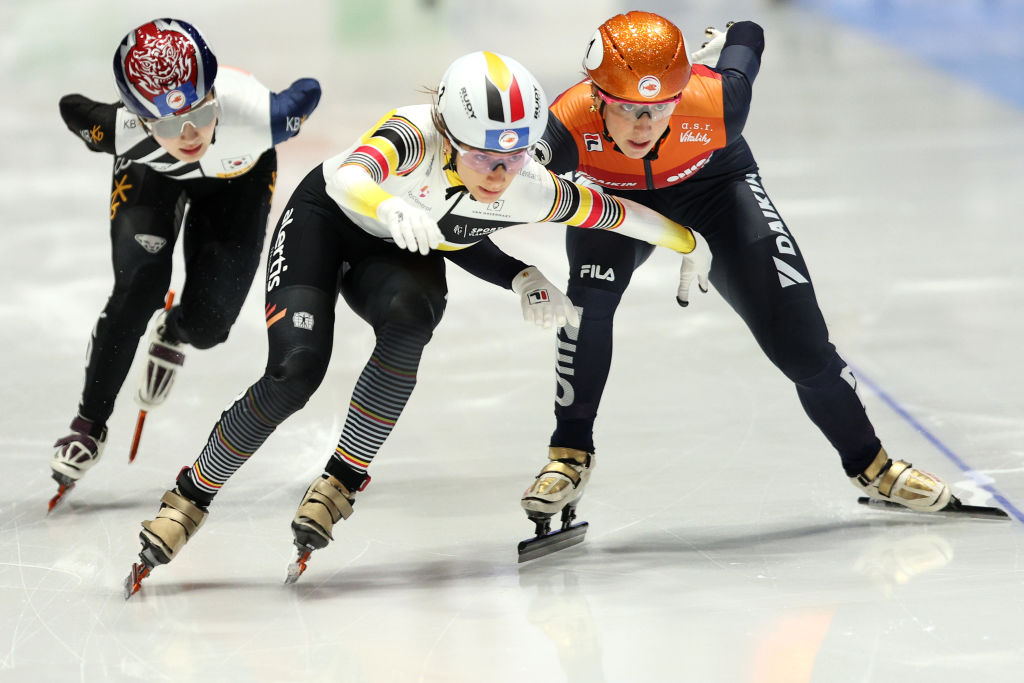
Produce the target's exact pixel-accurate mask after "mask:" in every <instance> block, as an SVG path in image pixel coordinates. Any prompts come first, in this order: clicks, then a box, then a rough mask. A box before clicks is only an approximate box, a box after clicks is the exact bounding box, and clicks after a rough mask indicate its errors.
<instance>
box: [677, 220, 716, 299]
mask: <svg viewBox="0 0 1024 683" xmlns="http://www.w3.org/2000/svg"><path fill="white" fill-rule="evenodd" d="M690 232H692V233H693V241H694V242H696V246H694V248H693V251H691V252H690V253H689V254H683V264H682V265H681V266H680V267H679V290H678V291H677V292H676V301H677V302H678V303H679V305H680V306H689V305H690V285H692V284H693V280H694V278H696V279H697V286H698V287H700V291H702V292H704V293H705V294H707V291H708V272H709V271H710V270H711V247H709V246H708V241H707V240H706V239H704V235H702V234H700V233H699V232H697V231H696V230H691V231H690Z"/></svg>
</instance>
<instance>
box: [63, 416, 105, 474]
mask: <svg viewBox="0 0 1024 683" xmlns="http://www.w3.org/2000/svg"><path fill="white" fill-rule="evenodd" d="M94 431H95V430H94V429H93V423H92V420H86V419H85V418H84V417H82V416H80V415H79V416H78V417H76V418H75V419H74V420H72V421H71V433H70V434H68V435H67V436H65V437H63V438H61V439H57V442H56V443H54V444H53V447H54V448H56V449H57V450H56V451H54V453H53V457H52V458H51V459H50V469H51V470H53V479H54V481H56V482H57V483H58V484H61V485H72V484H74V483H75V482H76V481H78V480H79V479H81V478H82V476H83V475H84V474H85V472H86V470H88V469H89V468H90V467H92V466H93V465H95V464H96V462H97V461H98V460H99V459H100V456H101V455H102V454H103V447H104V446H105V445H106V444H107V428H106V427H104V428H103V429H102V430H100V433H99V434H98V435H95V434H93V432H94Z"/></svg>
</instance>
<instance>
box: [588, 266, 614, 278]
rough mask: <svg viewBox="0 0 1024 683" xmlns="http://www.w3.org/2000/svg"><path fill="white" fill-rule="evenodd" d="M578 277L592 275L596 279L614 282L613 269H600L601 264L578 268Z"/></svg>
mask: <svg viewBox="0 0 1024 683" xmlns="http://www.w3.org/2000/svg"><path fill="white" fill-rule="evenodd" d="M580 277H592V278H595V279H597V280H607V281H608V282H615V269H614V268H609V269H608V270H605V271H602V270H601V266H591V265H586V266H583V267H582V268H580Z"/></svg>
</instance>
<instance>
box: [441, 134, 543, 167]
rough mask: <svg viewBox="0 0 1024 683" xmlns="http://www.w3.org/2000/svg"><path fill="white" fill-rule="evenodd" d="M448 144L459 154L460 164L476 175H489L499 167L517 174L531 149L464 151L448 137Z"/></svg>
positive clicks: (473, 148) (524, 163) (528, 156)
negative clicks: (476, 173)
mask: <svg viewBox="0 0 1024 683" xmlns="http://www.w3.org/2000/svg"><path fill="white" fill-rule="evenodd" d="M448 142H450V143H452V148H453V149H455V151H456V152H458V153H459V156H460V157H461V158H462V163H464V164H465V165H466V166H468V167H470V168H471V169H473V170H474V171H476V172H478V173H490V172H492V171H494V170H495V169H497V168H498V167H499V166H504V167H505V170H506V171H507V172H509V173H519V171H520V170H522V168H523V166H525V165H526V160H527V159H529V158H530V150H531V149H532V148H531V147H525V148H523V149H517V150H515V151H512V152H492V151H490V150H486V149H477V148H476V147H471V148H469V149H466V148H465V147H462V146H461V145H459V143H457V142H455V140H453V139H452V138H451V137H450V136H449V137H448Z"/></svg>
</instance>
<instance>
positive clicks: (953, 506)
mask: <svg viewBox="0 0 1024 683" xmlns="http://www.w3.org/2000/svg"><path fill="white" fill-rule="evenodd" d="M857 502H858V503H860V504H861V505H867V506H868V507H873V508H878V509H880V510H883V509H884V510H897V511H899V512H914V513H917V514H919V515H941V516H943V517H953V516H956V517H970V518H973V519H987V520H993V521H1000V520H1009V519H1010V515H1008V514H1006V512H1005V511H1003V510H1000V509H999V508H997V507H989V506H987V505H964V504H963V503H961V502H960V499H959V498H957V497H955V496H954V497H952V498H950V500H949V504H947V505H946V507H944V508H942V509H941V510H936V511H935V512H918V511H917V510H911V509H910V508H908V507H906V506H904V505H900V504H899V503H893V502H892V501H888V500H876V499H875V498H868V497H867V496H861V497H860V498H858V499H857Z"/></svg>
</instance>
